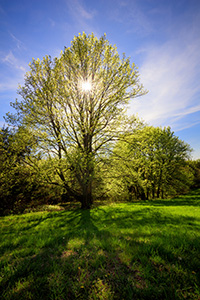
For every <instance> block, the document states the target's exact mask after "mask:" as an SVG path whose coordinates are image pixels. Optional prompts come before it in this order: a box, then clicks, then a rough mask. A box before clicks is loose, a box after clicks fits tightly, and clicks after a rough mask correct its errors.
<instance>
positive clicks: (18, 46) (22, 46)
mask: <svg viewBox="0 0 200 300" xmlns="http://www.w3.org/2000/svg"><path fill="white" fill-rule="evenodd" d="M9 35H10V36H11V38H12V40H13V41H14V43H15V44H16V47H17V49H18V50H21V49H23V50H24V49H25V46H24V44H23V42H22V41H20V40H19V39H18V38H17V37H16V36H15V35H14V34H13V33H12V32H9Z"/></svg>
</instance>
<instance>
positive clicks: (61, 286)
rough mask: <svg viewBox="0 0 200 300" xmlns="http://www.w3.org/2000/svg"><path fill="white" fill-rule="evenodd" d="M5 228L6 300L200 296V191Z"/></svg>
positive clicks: (6, 223)
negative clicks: (167, 198) (172, 197)
mask: <svg viewBox="0 0 200 300" xmlns="http://www.w3.org/2000/svg"><path fill="white" fill-rule="evenodd" d="M0 226H1V235H0V239H1V240H0V246H1V247H0V255H1V263H0V267H1V275H0V290H1V292H0V293H1V296H2V299H6V300H9V299H10V300H11V299H12V300H14V299H37V300H38V299H63V300H64V299H102V300H104V299H108V300H112V299H120V300H122V299H131V300H133V299H159V300H160V299H170V300H175V299H200V190H197V191H194V192H192V193H191V194H189V195H186V196H182V197H179V198H177V199H171V200H154V201H143V202H137V203H121V204H110V205H104V206H99V207H96V208H93V209H91V210H90V211H89V210H88V211H87V210H86V211H81V210H80V209H75V210H61V211H51V212H48V211H44V212H32V213H27V214H24V215H14V216H6V217H2V218H1V219H0Z"/></svg>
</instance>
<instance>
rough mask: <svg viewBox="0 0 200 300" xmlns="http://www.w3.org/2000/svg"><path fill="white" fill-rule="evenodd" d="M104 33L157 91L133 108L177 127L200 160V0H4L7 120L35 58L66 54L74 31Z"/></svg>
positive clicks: (0, 73)
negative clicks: (20, 86) (26, 73)
mask: <svg viewBox="0 0 200 300" xmlns="http://www.w3.org/2000/svg"><path fill="white" fill-rule="evenodd" d="M83 31H85V32H86V33H87V34H89V33H91V32H93V33H94V34H95V35H96V36H97V37H100V36H102V35H103V34H104V33H106V35H107V39H108V40H109V41H110V43H111V44H115V45H116V46H117V48H118V52H119V53H120V55H121V54H122V53H123V52H124V53H125V54H126V56H130V57H131V61H132V62H134V63H135V64H136V66H137V67H138V69H139V73H140V78H141V82H142V83H143V84H144V87H145V88H146V89H148V90H149V93H148V94H147V95H145V96H143V97H140V98H137V99H135V100H133V101H132V103H131V105H130V109H129V112H130V113H133V114H135V113H137V114H138V116H139V117H140V118H142V119H144V120H145V121H146V122H147V123H149V124H151V125H155V126H171V128H172V130H173V131H174V132H175V135H177V136H179V137H180V139H182V140H184V141H185V142H187V143H189V144H190V145H191V147H192V148H193V149H194V152H193V158H194V159H197V158H200V50H199V49H200V1H199V0H95V1H94V0H34V1H33V0H9V1H8V0H0V126H2V125H3V124H4V119H3V116H4V115H5V114H6V113H7V112H8V111H12V110H11V108H10V102H13V101H15V99H16V98H17V97H18V95H17V88H18V85H19V84H22V85H23V82H24V81H23V80H24V79H23V78H24V75H25V72H26V71H28V70H29V67H28V64H29V62H30V61H31V60H32V58H40V59H42V57H44V56H45V55H47V54H49V55H51V56H52V57H55V56H59V54H60V51H61V50H63V49H64V46H66V47H68V46H70V42H71V40H72V39H73V37H74V35H78V33H79V32H83Z"/></svg>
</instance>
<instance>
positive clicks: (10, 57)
mask: <svg viewBox="0 0 200 300" xmlns="http://www.w3.org/2000/svg"><path fill="white" fill-rule="evenodd" d="M1 62H3V63H6V64H8V65H10V66H12V67H14V68H15V69H19V70H21V71H23V72H25V71H26V69H25V67H24V66H23V64H22V62H20V61H19V60H18V59H17V58H16V57H15V56H14V54H13V52H12V51H9V53H8V54H6V55H5V56H4V57H3V58H2V59H1Z"/></svg>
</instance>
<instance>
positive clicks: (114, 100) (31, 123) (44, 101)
mask: <svg viewBox="0 0 200 300" xmlns="http://www.w3.org/2000/svg"><path fill="white" fill-rule="evenodd" d="M89 86H91V89H87V88H85V87H89ZM144 93H145V92H144V90H143V86H142V85H141V84H140V83H139V74H138V71H137V69H136V67H135V65H134V64H132V65H131V64H130V59H129V58H126V57H125V55H123V58H122V59H120V57H119V54H118V52H117V49H116V47H115V46H112V45H110V44H109V42H108V40H107V39H106V36H105V35H104V36H103V37H101V38H100V39H97V38H96V37H95V36H94V35H93V34H91V35H88V36H86V34H85V33H83V34H82V35H81V34H79V35H78V36H77V37H74V39H73V41H72V43H71V46H70V47H68V48H65V50H64V51H63V52H62V53H61V56H60V57H59V58H55V59H54V60H52V59H51V57H50V56H46V57H45V58H43V60H42V61H40V60H39V59H37V60H35V59H33V61H32V62H31V63H30V71H29V72H28V73H27V74H26V77H25V84H24V86H22V87H20V89H19V95H20V96H21V97H22V99H23V100H22V101H18V100H16V102H15V103H13V104H12V106H13V107H14V108H15V109H16V110H17V114H16V115H15V116H14V115H10V114H7V121H8V122H9V123H17V124H20V125H23V126H25V128H28V130H29V132H31V134H32V135H34V136H35V137H36V138H37V141H38V149H40V153H41V155H42V157H43V158H48V159H52V158H53V159H56V163H57V165H56V166H55V165H54V172H56V173H57V175H58V176H59V177H60V180H61V181H62V183H63V186H64V188H65V189H66V191H67V194H68V196H69V197H74V198H76V199H77V200H79V201H81V203H82V208H88V207H90V206H91V204H92V201H93V199H92V194H93V179H94V177H95V168H94V165H95V163H96V162H95V159H96V156H97V154H98V153H99V152H100V151H103V150H104V147H105V146H106V145H107V144H108V143H110V142H112V141H113V140H115V139H117V138H118V136H119V134H121V132H122V130H123V131H124V130H125V128H126V131H127V130H128V128H129V126H126V125H127V124H126V122H125V120H124V113H125V107H126V106H127V104H128V103H129V100H130V99H132V98H135V97H137V96H140V95H142V94H144ZM69 170H70V171H72V172H73V174H74V178H75V180H76V182H75V184H74V185H71V184H70V183H69V182H68V180H69V176H68V173H69Z"/></svg>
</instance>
